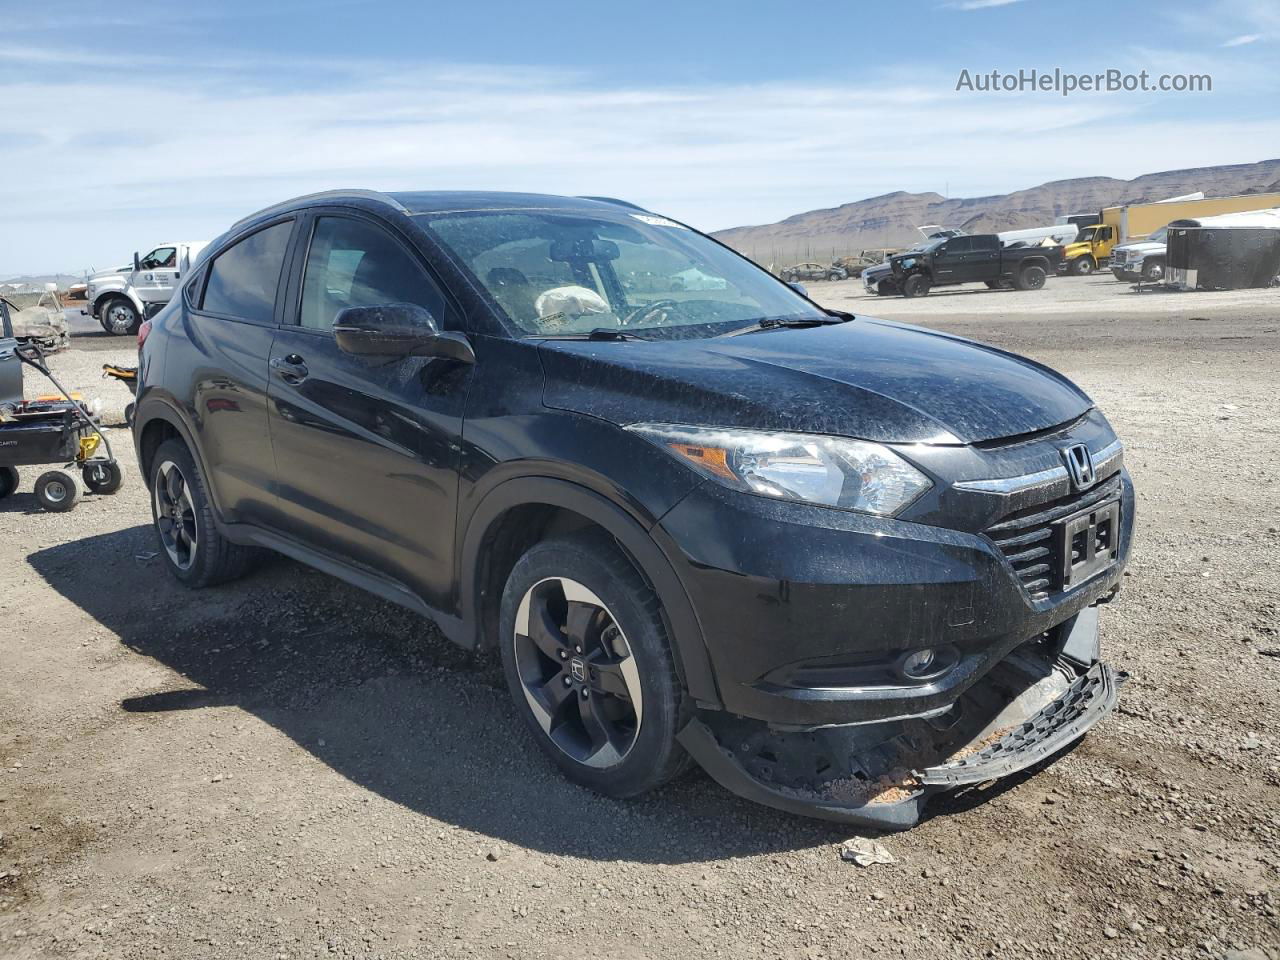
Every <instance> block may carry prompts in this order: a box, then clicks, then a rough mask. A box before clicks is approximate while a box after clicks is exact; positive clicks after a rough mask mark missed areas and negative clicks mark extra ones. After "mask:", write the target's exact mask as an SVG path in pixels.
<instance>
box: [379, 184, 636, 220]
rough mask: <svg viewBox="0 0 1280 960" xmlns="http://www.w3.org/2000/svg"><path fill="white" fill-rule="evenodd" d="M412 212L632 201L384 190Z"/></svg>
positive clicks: (572, 206)
mask: <svg viewBox="0 0 1280 960" xmlns="http://www.w3.org/2000/svg"><path fill="white" fill-rule="evenodd" d="M386 196H388V197H389V198H390V199H391V200H393V201H395V202H396V203H398V204H400V205H401V206H402V207H404V208H405V210H406V212H407V213H409V214H410V215H411V216H412V215H418V214H424V213H454V212H458V211H463V210H593V209H594V210H599V209H600V208H601V207H604V208H607V209H612V210H616V209H617V208H618V207H620V206H622V207H627V208H629V209H633V210H639V209H641V208H640V207H637V206H636V205H635V204H633V203H627V202H626V201H624V200H613V199H611V198H608V197H562V196H556V195H554V194H549V193H506V192H503V191H500V190H423V191H414V192H411V193H390V194H387V195H386Z"/></svg>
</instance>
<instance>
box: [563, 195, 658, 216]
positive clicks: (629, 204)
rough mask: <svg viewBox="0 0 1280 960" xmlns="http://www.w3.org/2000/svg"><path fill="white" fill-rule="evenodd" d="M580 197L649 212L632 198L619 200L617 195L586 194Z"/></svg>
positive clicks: (580, 198)
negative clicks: (596, 195) (599, 195)
mask: <svg viewBox="0 0 1280 960" xmlns="http://www.w3.org/2000/svg"><path fill="white" fill-rule="evenodd" d="M578 199H579V200H595V201H597V202H599V203H612V204H615V205H617V206H619V207H630V208H631V209H632V210H639V211H641V212H644V213H647V212H648V211H646V210H645V209H644V207H642V206H640V204H638V203H632V202H631V201H630V200H619V199H618V198H617V197H585V196H580V197H578Z"/></svg>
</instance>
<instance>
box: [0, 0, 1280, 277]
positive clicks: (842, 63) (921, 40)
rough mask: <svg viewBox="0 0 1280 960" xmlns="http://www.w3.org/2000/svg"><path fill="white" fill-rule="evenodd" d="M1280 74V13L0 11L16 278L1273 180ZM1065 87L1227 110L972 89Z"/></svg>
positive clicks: (736, 5) (1210, 3)
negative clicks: (520, 198) (1153, 79)
mask: <svg viewBox="0 0 1280 960" xmlns="http://www.w3.org/2000/svg"><path fill="white" fill-rule="evenodd" d="M191 7H195V9H188V8H191ZM1121 8H1122V9H1123V11H1124V15H1123V17H1120V16H1118V15H1117V10H1118V9H1121ZM1277 62H1280V2H1277V0H1266V2H1263V0H1204V2H1198V3H1197V2H1184V0H1129V2H1126V3H1124V4H1120V5H1118V4H1117V3H1116V2H1114V0H1108V2H1094V0H1076V2H1074V3H1069V4H1068V3H1062V2H1052V0H1012V2H1010V0H933V2H927V0H926V2H918V3H913V4H909V5H908V4H894V3H889V2H879V3H852V2H845V3H841V2H835V3H832V2H830V0H827V2H823V3H808V4H803V3H801V4H782V3H776V2H775V3H751V2H746V0H738V2H733V3H729V2H722V0H701V2H697V0H686V2H683V3H674V2H667V0H657V2H645V3H631V4H598V3H568V2H561V0H538V2H526V3H516V2H507V0H485V2H483V3H474V2H473V3H462V2H456V0H455V2H450V3H434V2H411V0H403V2H384V3H379V2H376V0H365V2H347V0H312V2H300V0H276V2H271V0H257V2H244V0H231V2H222V3H218V2H209V3H205V4H201V5H191V4H187V5H181V4H180V5H163V4H161V5H155V4H151V5H137V4H133V5H130V4H107V3H102V2H94V3H89V2H84V0H42V2H41V3H39V4H35V3H28V2H26V0H0V111H2V112H3V124H4V127H3V129H4V131H5V136H4V137H3V138H0V277H4V276H9V275H13V274H17V273H23V272H37V271H39V272H43V271H47V270H55V269H56V270H71V271H82V270H84V269H86V268H88V267H96V268H105V267H108V266H111V265H114V264H117V263H121V262H123V261H125V260H126V259H127V258H128V256H129V255H130V254H131V253H132V252H133V250H134V249H136V248H139V247H146V246H148V245H151V244H154V243H156V242H158V241H160V240H170V239H207V238H209V237H212V236H213V235H215V234H216V233H218V232H220V230H221V229H223V228H224V227H225V226H226V225H227V224H229V223H230V222H232V221H233V220H235V219H237V218H238V217H240V216H242V215H244V214H245V213H247V212H250V211H252V210H254V209H257V208H259V207H261V206H265V205H266V204H268V203H272V202H274V201H276V200H280V199H283V198H286V197H289V196H293V195H296V194H299V193H305V192H309V191H312V190H318V189H326V188H330V187H338V186H364V187H372V188H376V189H388V190H391V189H415V188H416V189H431V188H437V189H449V188H492V189H513V190H541V191H547V192H553V193H592V194H609V195H614V196H622V197H627V198H629V199H633V200H636V201H638V202H640V203H643V204H645V205H647V206H650V207H652V208H654V209H658V210H662V211H664V212H667V213H670V214H672V215H674V216H678V217H680V218H682V219H685V220H688V221H689V222H691V223H693V224H695V225H697V226H700V227H703V228H706V229H718V228H722V227H728V226H734V225H738V224H743V223H762V222H769V221H772V220H776V219H779V218H781V217H784V216H787V215H790V214H792V213H797V212H800V211H803V210H808V209H813V208H816V207H827V206H835V205H838V204H840V203H844V202H848V201H851V200H856V199H861V198H863V197H868V196H874V195H877V194H882V193H887V192H889V191H892V190H898V189H902V190H911V191H924V190H934V191H937V192H939V193H942V192H947V191H949V193H950V194H951V195H953V196H980V195H983V194H990V193H1003V192H1006V191H1008V190H1014V189H1019V188H1023V187H1029V186H1033V185H1035V184H1038V183H1041V182H1044V181H1046V180H1055V179H1061V178H1066V177H1076V176H1089V175H1106V176H1116V177H1126V178H1127V177H1133V176H1136V175H1138V174H1141V173H1149V172H1153V171H1156V170H1163V169H1171V168H1175V167H1183V166H1199V165H1204V164H1218V163H1244V162H1252V161H1257V160H1263V159H1270V158H1274V157H1280V118H1278V117H1277V110H1276V107H1275V104H1276V103H1277V93H1280V71H1277V68H1276V66H1275V64H1276V63H1277ZM1055 67H1057V68H1061V69H1062V70H1065V71H1070V72H1075V73H1081V74H1083V73H1093V72H1098V71H1103V70H1106V69H1108V68H1119V69H1121V70H1124V71H1131V72H1135V73H1136V72H1137V71H1140V70H1147V71H1149V72H1150V73H1151V74H1152V75H1153V76H1158V75H1159V74H1162V73H1208V74H1210V75H1211V76H1212V77H1213V91H1212V92H1211V93H1196V94H1190V93H1182V94H1175V93H1154V92H1153V93H1136V92H1135V93H1088V94H1086V93H1077V94H1075V95H1073V96H1070V97H1066V98H1064V97H1062V96H1060V95H1058V94H1055V93H1018V94H1009V93H996V94H979V93H968V92H957V91H956V89H955V87H956V81H957V78H958V76H959V73H960V71H961V70H962V69H968V70H970V71H971V72H973V73H979V72H989V71H991V70H1000V71H1002V72H1016V71H1017V70H1019V69H1022V68H1026V69H1031V68H1037V69H1040V70H1049V71H1051V70H1053V69H1054V68H1055Z"/></svg>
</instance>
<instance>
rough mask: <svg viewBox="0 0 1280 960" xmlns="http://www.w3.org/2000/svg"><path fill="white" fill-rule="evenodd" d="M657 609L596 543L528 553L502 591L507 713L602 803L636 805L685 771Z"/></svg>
mask: <svg viewBox="0 0 1280 960" xmlns="http://www.w3.org/2000/svg"><path fill="white" fill-rule="evenodd" d="M660 609H661V608H660V604H659V602H658V598H657V597H656V596H655V595H654V593H653V591H652V590H651V589H650V588H649V586H648V584H647V583H646V582H645V580H644V578H643V577H642V576H641V575H640V573H639V572H638V571H637V570H636V569H635V567H634V566H633V565H632V564H631V562H630V561H629V560H628V559H627V558H626V557H625V556H624V555H623V554H622V553H621V552H620V551H619V549H618V547H617V546H616V544H615V543H614V542H613V540H612V539H611V538H610V537H608V536H607V535H605V534H603V533H601V532H589V533H586V534H580V535H575V536H573V537H568V538H565V539H557V540H549V541H544V542H543V543H539V544H537V545H535V546H534V547H532V548H531V549H530V550H529V551H528V552H527V553H526V554H525V555H524V556H523V557H521V558H520V560H519V561H518V562H517V563H516V565H515V567H514V568H513V569H512V571H511V575H510V576H509V577H508V579H507V585H506V588H505V590H504V591H503V595H502V609H501V616H500V620H499V636H498V646H499V652H500V655H501V657H502V666H503V673H504V674H505V675H506V679H507V686H508V687H509V688H510V691H511V699H512V701H513V702H514V704H515V707H516V712H517V713H519V714H520V716H521V718H522V720H523V721H524V723H525V725H526V726H527V727H528V728H529V731H530V733H531V734H532V735H533V737H534V739H535V740H537V742H538V745H539V746H540V747H541V748H542V750H543V751H544V752H545V753H546V754H547V755H548V756H549V757H550V758H551V759H552V761H554V762H555V764H556V765H557V766H558V767H559V768H560V769H561V770H562V771H563V772H564V774H565V775H566V776H567V777H568V778H569V779H570V780H572V781H574V782H575V783H579V784H582V785H583V786H586V787H590V788H591V789H592V790H595V791H597V792H599V793H603V794H606V795H608V796H612V797H633V796H636V795H638V794H642V793H646V792H648V791H650V790H653V789H655V788H657V787H660V786H661V785H662V784H664V783H666V782H668V781H670V780H672V779H674V778H675V777H677V776H679V775H680V774H681V773H683V772H684V771H685V770H686V769H687V768H688V766H689V764H690V763H691V760H690V758H689V756H688V754H686V753H685V751H684V749H683V748H682V747H681V746H680V745H679V744H678V743H677V742H676V734H677V733H678V732H679V731H680V728H681V727H682V726H683V724H684V723H685V722H686V720H687V718H688V714H689V710H690V707H689V705H688V698H687V696H686V694H685V693H684V690H683V688H682V686H681V684H680V681H679V678H678V676H677V674H676V670H675V662H674V658H673V655H672V651H671V643H670V639H669V638H668V636H667V632H666V627H665V626H664V624H663V621H662V617H661V615H660V612H659V611H660Z"/></svg>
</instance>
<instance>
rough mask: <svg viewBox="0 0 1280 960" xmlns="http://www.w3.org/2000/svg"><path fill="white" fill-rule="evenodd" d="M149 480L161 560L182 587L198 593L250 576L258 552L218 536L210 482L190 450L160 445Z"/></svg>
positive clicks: (173, 442) (178, 442) (169, 442)
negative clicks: (206, 483)
mask: <svg viewBox="0 0 1280 960" xmlns="http://www.w3.org/2000/svg"><path fill="white" fill-rule="evenodd" d="M149 480H150V483H149V484H148V486H149V488H150V490H151V519H152V523H153V524H154V526H155V531H156V539H157V540H158V541H159V542H160V556H161V558H162V559H163V560H164V563H165V566H167V567H168V568H169V572H170V573H172V574H173V575H174V577H176V578H177V580H178V581H179V582H180V583H182V584H184V585H186V586H188V587H192V588H196V589H198V588H200V587H209V586H213V585H214V584H217V583H225V582H226V581H228V580H235V579H236V578H238V577H241V576H243V575H244V574H245V573H247V572H248V571H249V568H250V567H251V566H252V565H253V561H254V559H255V557H256V555H257V551H255V550H254V549H253V548H252V547H245V546H241V545H240V544H236V543H232V542H231V541H230V540H228V539H226V537H224V536H222V534H221V533H220V532H219V531H218V528H217V525H216V524H215V523H214V519H213V505H212V503H211V502H210V500H209V494H208V488H207V486H206V485H205V480H204V477H203V476H202V475H201V474H200V470H199V468H198V467H197V466H196V464H195V460H194V459H193V458H192V456H191V451H189V450H188V449H187V446H186V444H184V443H183V442H182V441H181V440H166V441H165V442H164V443H162V444H160V448H159V449H158V450H157V451H156V453H155V456H154V457H153V458H152V460H151V474H150V477H149Z"/></svg>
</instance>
